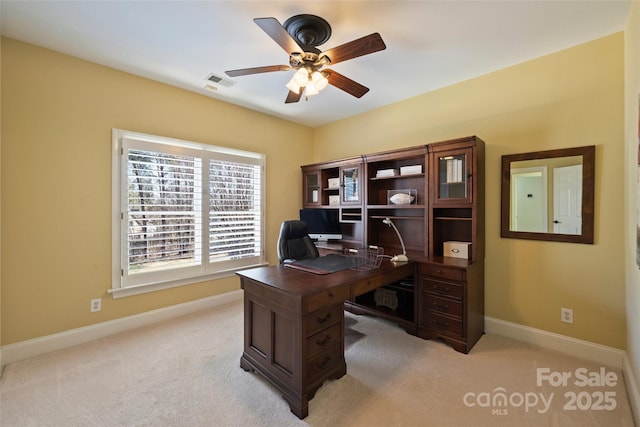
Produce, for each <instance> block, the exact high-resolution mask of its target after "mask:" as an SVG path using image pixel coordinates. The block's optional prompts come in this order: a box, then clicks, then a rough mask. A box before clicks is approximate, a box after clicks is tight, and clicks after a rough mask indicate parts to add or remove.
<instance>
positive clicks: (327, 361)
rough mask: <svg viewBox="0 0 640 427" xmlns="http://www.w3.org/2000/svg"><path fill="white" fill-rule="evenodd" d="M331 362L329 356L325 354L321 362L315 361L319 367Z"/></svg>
mask: <svg viewBox="0 0 640 427" xmlns="http://www.w3.org/2000/svg"><path fill="white" fill-rule="evenodd" d="M329 362H331V357H329V356H327V357H326V358H325V359H324V360H323V361H322V362H318V363H316V366H317V367H318V368H320V369H324V368H326V367H327V365H328V364H329Z"/></svg>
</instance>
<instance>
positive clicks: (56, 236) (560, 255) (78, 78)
mask: <svg viewBox="0 0 640 427" xmlns="http://www.w3.org/2000/svg"><path fill="white" fill-rule="evenodd" d="M623 41H624V36H623V34H616V35H613V36H609V37H605V38H603V39H600V40H596V41H594V42H591V43H587V44H585V45H582V46H578V47H575V48H572V49H568V50H566V51H562V52H558V53H556V54H554V55H550V56H547V57H543V58H540V59H537V60H534V61H530V62H527V63H524V64H521V65H517V66H514V67H510V68H507V69H504V70H501V71H498V72H496V73H492V74H489V75H486V76H483V77H479V78H476V79H473V80H469V81H467V82H463V83H460V84H457V85H454V86H451V87H447V88H444V89H441V90H438V91H435V92H432V93H428V94H424V95H420V96H417V97H415V98H412V99H408V100H406V101H403V102H400V103H398V104H395V105H391V106H388V107H385V108H381V109H378V110H375V111H372V112H370V113H367V114H363V115H361V116H356V117H353V118H350V119H347V120H343V121H340V122H336V123H333V124H330V125H327V126H324V127H321V128H318V129H315V130H312V129H308V128H305V127H301V126H297V125H294V124H291V123H289V122H286V121H281V120H278V119H275V118H273V117H268V116H265V115H261V114H258V113H254V112H251V111H248V110H245V109H242V108H239V107H234V106H232V105H228V104H224V103H220V102H217V101H215V100H212V99H210V98H207V97H204V96H200V95H196V94H193V93H189V92H185V91H183V90H180V89H176V88H172V87H169V86H166V85H162V84H159V83H156V82H153V81H149V80H145V79H142V78H139V77H135V76H131V75H128V74H125V73H120V72H117V71H114V70H112V69H108V68H105V67H101V66H98V65H95V64H90V63H87V62H85V61H80V60H77V59H74V58H70V57H68V56H64V55H61V54H58V53H54V52H51V51H48V50H44V49H40V48H37V47H34V46H31V45H26V44H22V43H19V42H16V41H13V40H6V39H5V40H3V44H2V49H3V52H2V54H3V56H2V59H3V63H2V74H1V77H2V83H3V85H2V86H3V92H2V95H3V96H2V119H3V124H4V126H3V127H2V169H1V171H2V177H1V183H2V206H3V211H2V270H1V273H2V304H3V306H2V319H3V320H2V344H3V345H7V344H11V343H15V342H18V341H22V340H26V339H30V338H36V337H40V336H44V335H48V334H51V333H55V332H60V331H63V330H67V329H71V328H77V327H81V326H84V325H88V324H92V323H96V322H100V321H105V320H110V319H115V318H119V317H123V316H127V315H130V314H135V313H140V312H144V311H147V310H151V309H155V308H159V307H164V306H168V305H172V304H177V303H180V302H184V301H189V300H194V299H198V298H202V297H206V296H209V295H213V294H216V293H219V292H224V291H227V290H231V289H237V288H238V283H237V280H236V279H235V278H231V279H226V280H219V281H215V282H209V283H204V284H197V285H192V286H186V287H182V288H177V289H172V290H167V291H160V292H155V293H152V294H146V295H141V296H135V297H129V298H122V299H118V300H113V299H111V298H110V297H109V296H107V295H106V294H105V291H106V289H108V288H109V286H110V276H109V274H110V262H111V260H110V250H111V248H110V239H111V236H110V234H111V230H110V218H109V215H110V183H111V181H110V179H111V177H110V152H109V149H110V142H111V139H110V132H111V128H113V127H118V128H123V129H129V130H134V131H139V132H145V133H151V134H159V135H164V136H170V137H175V138H182V139H188V140H193V141H199V142H205V143H212V144H216V145H228V146H231V147H235V148H239V149H246V150H255V151H261V152H265V153H266V154H267V172H268V175H267V181H268V182H267V215H268V218H267V220H268V224H267V226H268V241H267V250H268V251H267V254H268V256H269V260H270V261H271V262H275V254H274V253H273V251H270V248H273V247H275V241H276V238H277V228H278V226H279V223H280V221H281V220H282V219H284V218H286V217H290V216H293V215H297V209H298V207H299V206H300V203H301V200H300V194H299V193H300V192H299V186H295V188H293V189H292V191H287V192H285V191H283V188H284V187H287V188H288V187H290V186H291V183H295V182H299V179H300V174H299V168H298V166H299V165H300V164H305V163H311V162H317V161H323V160H330V159H335V158H340V157H345V156H351V155H354V154H361V153H370V152H375V151H380V150H386V149H391V148H396V147H403V146H410V145H418V144H424V143H428V142H434V141H438V140H443V139H448V138H455V137H460V136H466V135H472V134H476V135H478V136H480V137H481V138H482V139H484V140H485V142H486V143H487V147H486V148H487V150H486V151H487V160H486V170H487V173H486V176H487V182H486V188H487V200H486V202H487V203H486V204H487V207H486V217H487V220H486V230H487V232H486V235H487V241H486V249H487V250H486V313H487V315H488V316H492V317H495V318H498V319H503V320H507V321H511V322H516V323H520V324H523V325H527V326H531V327H535V328H540V329H544V330H548V331H552V332H557V333H560V334H563V335H567V336H573V337H576V338H581V339H585V340H588V341H593V342H596V343H601V344H604V345H610V346H614V347H618V348H625V342H626V323H625V299H624V297H625V294H624V292H625V288H624V285H625V284H624V280H625V279H624V245H623V243H622V242H623V241H624V234H625V233H624V229H625V226H624V221H622V217H623V214H622V212H623V211H624V192H623V191H620V189H621V188H622V187H623V185H624V170H623V168H621V167H620V165H622V164H624V154H625V149H624V144H623V141H624V134H623V129H624V124H623V120H624V102H623V100H624V96H623V92H624V91H623V82H624V77H623V64H624V60H623V53H624V43H623ZM43 70H46V73H43ZM43 75H45V76H46V78H43ZM372 90H375V88H373V89H372ZM363 101H366V99H363ZM249 124H250V125H249ZM300 134H302V135H304V136H305V137H303V138H300ZM294 136H295V137H294ZM307 138H308V139H309V140H311V139H313V141H314V144H313V147H311V146H309V145H307V144H305V143H304V142H301V141H305V140H307ZM286 141H291V142H286ZM580 145H596V146H597V151H596V156H597V165H596V167H597V171H596V172H597V174H596V230H595V239H596V242H595V244H594V245H578V244H567V243H553V242H534V241H526V240H515V239H502V238H500V235H499V230H500V224H499V221H500V219H499V206H500V203H499V201H500V194H499V189H500V157H501V156H502V155H503V154H512V153H518V152H525V151H536V150H546V149H553V148H562V147H571V146H580ZM312 148H313V150H314V151H313V152H312ZM100 296H101V297H103V311H102V312H100V313H93V314H92V313H89V300H90V299H91V298H97V297H100ZM561 306H564V307H570V308H573V309H574V311H575V324H574V325H566V324H563V323H560V321H559V318H560V307H561Z"/></svg>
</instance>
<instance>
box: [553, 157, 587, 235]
mask: <svg viewBox="0 0 640 427" xmlns="http://www.w3.org/2000/svg"><path fill="white" fill-rule="evenodd" d="M553 232H554V233H562V234H581V233H582V165H574V166H565V167H561V168H555V169H554V170H553Z"/></svg>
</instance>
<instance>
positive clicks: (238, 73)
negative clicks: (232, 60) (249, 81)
mask: <svg viewBox="0 0 640 427" xmlns="http://www.w3.org/2000/svg"><path fill="white" fill-rule="evenodd" d="M290 69H291V67H290V66H288V65H267V66H265V67H253V68H241V69H239V70H229V71H225V74H226V75H227V76H229V77H238V76H246V75H249V74H259V73H270V72H272V71H289V70H290Z"/></svg>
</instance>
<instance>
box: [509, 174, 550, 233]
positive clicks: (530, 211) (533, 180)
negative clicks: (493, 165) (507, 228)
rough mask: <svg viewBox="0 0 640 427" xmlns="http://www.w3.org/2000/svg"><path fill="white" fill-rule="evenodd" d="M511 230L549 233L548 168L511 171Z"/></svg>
mask: <svg viewBox="0 0 640 427" xmlns="http://www.w3.org/2000/svg"><path fill="white" fill-rule="evenodd" d="M511 182H512V186H511V191H512V194H511V200H512V202H513V206H512V209H511V230H513V231H527V232H532V233H546V232H547V167H546V166H540V167H531V168H520V169H512V170H511Z"/></svg>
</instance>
